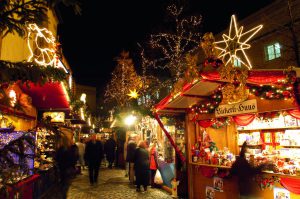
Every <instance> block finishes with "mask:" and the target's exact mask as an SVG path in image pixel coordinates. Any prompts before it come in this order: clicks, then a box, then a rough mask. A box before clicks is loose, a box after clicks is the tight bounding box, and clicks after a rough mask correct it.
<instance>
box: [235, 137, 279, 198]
mask: <svg viewBox="0 0 300 199" xmlns="http://www.w3.org/2000/svg"><path fill="white" fill-rule="evenodd" d="M247 150H248V147H247V142H246V141H245V142H244V143H243V145H242V148H241V151H240V155H239V157H238V158H237V159H236V161H235V162H234V163H233V165H232V167H231V170H230V174H231V175H233V176H237V177H238V186H239V192H240V198H241V199H246V198H251V199H252V198H253V199H256V198H259V197H255V182H254V177H255V175H256V174H259V173H261V172H262V170H263V169H264V168H265V167H269V166H273V165H272V164H261V165H259V166H257V167H254V166H252V165H251V164H250V163H249V162H248V161H247V159H246V155H245V153H246V152H247Z"/></svg>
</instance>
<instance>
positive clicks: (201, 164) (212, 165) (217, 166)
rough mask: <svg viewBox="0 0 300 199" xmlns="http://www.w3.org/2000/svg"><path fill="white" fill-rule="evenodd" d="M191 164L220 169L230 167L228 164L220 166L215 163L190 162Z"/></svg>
mask: <svg viewBox="0 0 300 199" xmlns="http://www.w3.org/2000/svg"><path fill="white" fill-rule="evenodd" d="M190 164H191V165H195V166H207V167H216V168H222V169H231V167H229V166H221V165H215V164H203V163H198V162H190Z"/></svg>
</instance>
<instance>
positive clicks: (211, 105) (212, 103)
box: [190, 89, 222, 118]
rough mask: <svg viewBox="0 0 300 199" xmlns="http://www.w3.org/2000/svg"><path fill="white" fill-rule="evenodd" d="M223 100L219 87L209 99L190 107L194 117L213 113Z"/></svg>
mask: <svg viewBox="0 0 300 199" xmlns="http://www.w3.org/2000/svg"><path fill="white" fill-rule="evenodd" d="M221 101H222V93H221V92H220V90H219V89H218V90H217V92H216V93H214V94H213V95H211V96H210V97H209V99H208V100H205V101H202V102H200V103H198V104H196V105H193V106H192V107H191V108H190V111H191V112H192V114H193V115H194V118H195V117H196V116H197V115H199V114H202V113H213V112H214V111H215V109H216V108H217V107H218V106H219V104H220V103H221Z"/></svg>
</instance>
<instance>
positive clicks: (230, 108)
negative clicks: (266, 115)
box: [215, 99, 257, 117]
mask: <svg viewBox="0 0 300 199" xmlns="http://www.w3.org/2000/svg"><path fill="white" fill-rule="evenodd" d="M255 112H257V103H256V100H255V99H252V100H247V101H244V102H240V103H237V104H226V105H220V106H219V107H218V108H216V110H215V116H216V117H223V116H229V115H240V114H245V113H255Z"/></svg>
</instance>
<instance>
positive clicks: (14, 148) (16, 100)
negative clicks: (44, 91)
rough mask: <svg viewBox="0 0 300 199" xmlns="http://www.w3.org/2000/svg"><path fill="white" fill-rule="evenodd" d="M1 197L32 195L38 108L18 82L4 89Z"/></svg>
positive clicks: (1, 139) (34, 176)
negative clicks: (32, 130) (35, 128)
mask: <svg viewBox="0 0 300 199" xmlns="http://www.w3.org/2000/svg"><path fill="white" fill-rule="evenodd" d="M1 91H2V92H1V105H0V110H1V118H0V123H1V124H0V125H1V126H0V171H1V172H0V184H1V185H0V190H1V191H0V197H1V198H2V197H4V198H13V197H14V196H16V195H19V196H20V197H25V198H30V197H32V196H33V187H34V183H35V182H36V180H37V179H38V177H39V176H38V175H35V174H34V155H35V153H34V152H35V150H34V149H35V132H31V131H30V129H33V127H34V126H35V125H36V117H37V111H36V109H35V107H33V106H32V103H31V98H30V97H29V96H28V95H27V94H25V93H23V92H22V90H21V89H20V88H19V86H18V85H17V84H12V85H8V84H3V85H2V88H1Z"/></svg>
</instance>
